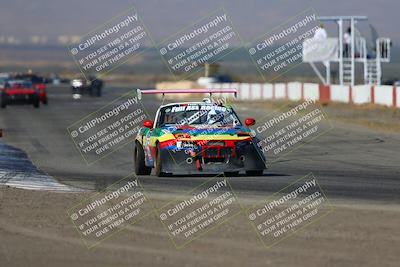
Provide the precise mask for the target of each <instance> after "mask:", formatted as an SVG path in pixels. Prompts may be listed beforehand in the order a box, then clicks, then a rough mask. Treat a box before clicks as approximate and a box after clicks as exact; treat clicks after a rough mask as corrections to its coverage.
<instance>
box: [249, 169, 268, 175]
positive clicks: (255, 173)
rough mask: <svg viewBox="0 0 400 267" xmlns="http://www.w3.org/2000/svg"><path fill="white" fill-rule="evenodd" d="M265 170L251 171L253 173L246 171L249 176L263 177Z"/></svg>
mask: <svg viewBox="0 0 400 267" xmlns="http://www.w3.org/2000/svg"><path fill="white" fill-rule="evenodd" d="M263 173H264V170H251V171H246V175H247V176H261V175H263Z"/></svg>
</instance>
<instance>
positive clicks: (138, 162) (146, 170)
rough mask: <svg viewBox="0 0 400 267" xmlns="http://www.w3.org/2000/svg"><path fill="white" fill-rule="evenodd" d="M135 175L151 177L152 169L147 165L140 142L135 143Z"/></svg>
mask: <svg viewBox="0 0 400 267" xmlns="http://www.w3.org/2000/svg"><path fill="white" fill-rule="evenodd" d="M134 160H135V173H136V174H137V175H150V173H151V168H150V167H147V166H146V164H145V158H144V151H143V147H142V145H141V144H140V143H139V142H136V143H135V157H134Z"/></svg>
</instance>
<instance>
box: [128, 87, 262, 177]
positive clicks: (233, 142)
mask: <svg viewBox="0 0 400 267" xmlns="http://www.w3.org/2000/svg"><path fill="white" fill-rule="evenodd" d="M170 93H171V94H172V93H210V94H212V93H235V94H236V90H230V89H228V90H227V89H225V90H217V89H190V90H144V91H140V90H138V95H139V98H140V97H141V96H140V95H141V94H170ZM254 124H255V120H254V119H252V118H248V119H246V120H245V122H244V125H243V124H242V122H241V121H240V119H239V118H238V116H237V115H236V113H235V111H234V110H233V108H232V107H231V106H229V105H223V104H216V103H212V101H211V99H204V100H203V101H202V102H185V103H171V104H166V105H163V106H161V107H159V109H158V111H157V112H156V115H155V120H154V122H153V121H150V120H146V121H144V123H143V126H144V127H143V128H141V129H140V130H139V132H138V134H137V136H136V140H135V153H134V164H135V172H136V174H138V175H149V174H150V173H151V170H152V169H153V168H154V169H155V174H156V175H157V176H164V175H167V174H202V173H207V174H215V173H221V172H224V173H226V174H227V175H230V176H235V175H238V174H239V172H241V171H244V172H245V173H246V175H254V176H258V175H262V174H263V171H264V169H265V168H266V166H265V160H266V159H265V156H264V155H263V153H262V151H261V149H260V147H258V145H257V143H258V141H257V138H256V137H255V135H254V134H253V133H254V132H252V131H251V129H249V126H251V125H254Z"/></svg>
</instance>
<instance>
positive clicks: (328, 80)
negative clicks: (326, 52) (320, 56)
mask: <svg viewBox="0 0 400 267" xmlns="http://www.w3.org/2000/svg"><path fill="white" fill-rule="evenodd" d="M325 64H326V65H325V67H326V84H331V62H330V61H327V62H325Z"/></svg>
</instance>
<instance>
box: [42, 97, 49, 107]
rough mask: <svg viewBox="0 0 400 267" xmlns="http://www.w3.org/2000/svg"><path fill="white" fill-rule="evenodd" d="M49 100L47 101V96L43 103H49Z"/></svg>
mask: <svg viewBox="0 0 400 267" xmlns="http://www.w3.org/2000/svg"><path fill="white" fill-rule="evenodd" d="M48 103H49V102H48V101H47V97H46V98H45V100H44V101H43V104H45V105H47V104H48Z"/></svg>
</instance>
